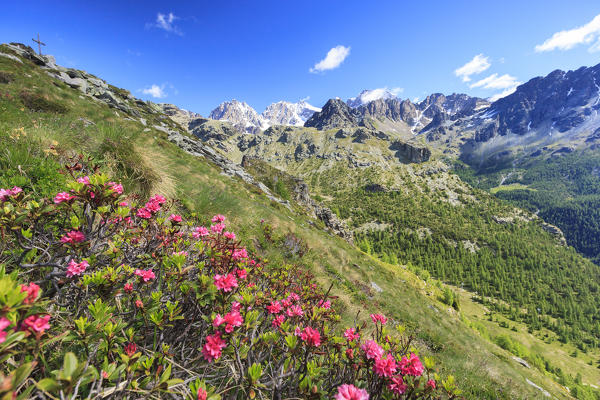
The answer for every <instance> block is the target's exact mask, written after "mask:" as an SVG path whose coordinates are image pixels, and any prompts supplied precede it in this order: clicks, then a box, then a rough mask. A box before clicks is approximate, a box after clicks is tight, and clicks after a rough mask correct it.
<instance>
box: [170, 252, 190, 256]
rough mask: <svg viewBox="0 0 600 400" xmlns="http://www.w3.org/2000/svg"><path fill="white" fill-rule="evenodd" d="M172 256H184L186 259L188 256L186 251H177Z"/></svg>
mask: <svg viewBox="0 0 600 400" xmlns="http://www.w3.org/2000/svg"><path fill="white" fill-rule="evenodd" d="M173 255H174V256H184V257H187V256H188V255H189V254H188V252H187V251H178V252H177V253H173Z"/></svg>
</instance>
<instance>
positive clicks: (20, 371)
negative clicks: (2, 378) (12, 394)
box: [12, 362, 33, 388]
mask: <svg viewBox="0 0 600 400" xmlns="http://www.w3.org/2000/svg"><path fill="white" fill-rule="evenodd" d="M32 369H33V363H30V362H29V363H25V364H23V365H21V366H20V367H19V368H17V369H16V370H15V371H14V372H13V378H12V387H13V388H16V387H19V386H20V385H21V383H23V381H25V379H27V377H28V376H29V374H31V370H32Z"/></svg>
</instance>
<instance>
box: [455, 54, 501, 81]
mask: <svg viewBox="0 0 600 400" xmlns="http://www.w3.org/2000/svg"><path fill="white" fill-rule="evenodd" d="M491 65H492V64H490V61H489V58H488V57H486V56H484V55H483V54H477V55H476V56H475V57H473V59H472V60H471V61H469V62H468V63H466V64H465V65H463V66H462V67H460V68H457V69H455V70H454V75H456V76H458V77H459V78H462V80H463V82H469V81H470V80H471V75H476V74H480V73H482V72H483V71H485V70H486V69H488V68H489V67H490V66H491Z"/></svg>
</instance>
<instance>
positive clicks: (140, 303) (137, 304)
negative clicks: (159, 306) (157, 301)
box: [135, 300, 144, 308]
mask: <svg viewBox="0 0 600 400" xmlns="http://www.w3.org/2000/svg"><path fill="white" fill-rule="evenodd" d="M135 306H136V307H137V308H144V302H143V301H141V300H136V301H135Z"/></svg>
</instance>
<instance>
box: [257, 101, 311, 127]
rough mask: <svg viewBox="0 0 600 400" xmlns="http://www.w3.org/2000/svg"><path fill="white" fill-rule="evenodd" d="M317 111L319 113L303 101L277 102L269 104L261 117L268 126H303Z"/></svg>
mask: <svg viewBox="0 0 600 400" xmlns="http://www.w3.org/2000/svg"><path fill="white" fill-rule="evenodd" d="M319 111H321V109H320V108H317V107H314V106H311V105H310V104H308V103H307V102H305V101H300V102H298V103H290V102H287V101H279V102H277V103H272V104H270V105H269V106H268V107H267V108H266V109H265V111H263V113H262V114H261V116H262V117H263V119H264V120H265V121H267V124H268V125H270V126H273V125H292V126H303V125H304V123H305V122H306V121H307V120H308V119H309V118H310V117H312V115H313V114H314V113H315V112H319Z"/></svg>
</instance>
